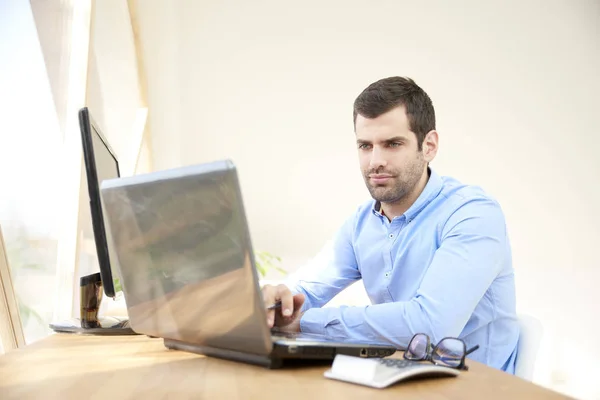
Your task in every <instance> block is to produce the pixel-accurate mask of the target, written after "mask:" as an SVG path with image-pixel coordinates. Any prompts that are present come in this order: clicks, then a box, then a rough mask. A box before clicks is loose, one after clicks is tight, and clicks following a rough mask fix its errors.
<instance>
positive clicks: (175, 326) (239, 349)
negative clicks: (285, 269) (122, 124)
mask: <svg viewBox="0 0 600 400" xmlns="http://www.w3.org/2000/svg"><path fill="white" fill-rule="evenodd" d="M101 196H102V206H103V209H104V215H105V224H106V229H107V236H108V239H109V240H108V245H109V252H110V257H111V260H114V262H115V264H116V266H117V268H118V269H119V270H120V275H121V278H122V287H123V293H124V296H125V300H126V302H127V309H128V314H129V319H130V324H131V327H132V329H133V330H134V331H135V332H138V333H142V334H146V335H149V336H154V337H159V338H163V339H164V343H165V346H166V347H168V348H173V349H180V350H185V351H190V352H196V353H200V354H205V355H209V356H215V357H221V358H226V359H231V360H237V361H243V362H248V363H253V364H259V365H263V366H266V367H270V368H276V367H280V366H282V365H283V364H284V362H285V361H287V360H298V359H312V360H317V359H321V360H333V359H334V358H335V356H336V354H346V355H352V356H359V357H385V356H388V355H391V354H393V353H394V352H395V351H396V349H395V348H394V347H393V346H391V345H385V344H371V343H359V342H355V341H339V340H338V341H336V340H333V339H330V338H328V337H325V336H321V335H313V334H303V333H300V334H293V335H290V334H283V333H276V332H272V331H271V329H269V327H268V325H267V314H266V310H265V305H264V303H263V299H262V294H261V291H260V286H259V280H258V274H257V271H256V268H255V261H254V253H253V250H252V244H251V241H250V233H249V229H248V226H247V220H246V215H245V211H244V206H243V201H242V194H241V190H240V185H239V181H238V175H237V171H236V168H235V166H234V165H233V163H232V162H231V161H228V160H225V161H217V162H212V163H206V164H201V165H195V166H190V167H182V168H175V169H171V170H166V171H161V172H154V173H149V174H143V175H137V176H132V177H125V178H119V179H109V180H105V181H104V182H103V183H102V185H101Z"/></svg>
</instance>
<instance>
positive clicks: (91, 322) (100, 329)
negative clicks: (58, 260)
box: [50, 273, 138, 335]
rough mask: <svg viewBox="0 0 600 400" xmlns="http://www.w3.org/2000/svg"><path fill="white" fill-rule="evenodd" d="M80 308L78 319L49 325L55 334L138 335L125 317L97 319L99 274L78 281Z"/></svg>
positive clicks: (100, 297) (100, 288) (99, 292)
mask: <svg viewBox="0 0 600 400" xmlns="http://www.w3.org/2000/svg"><path fill="white" fill-rule="evenodd" d="M80 286H81V307H80V313H81V317H80V318H71V319H68V320H66V321H60V322H54V323H51V324H50V329H52V330H53V331H55V332H63V333H80V334H88V335H138V333H136V332H134V331H133V329H131V327H130V326H129V319H128V318H126V317H109V316H106V317H99V316H98V310H99V309H100V302H101V301H102V297H103V296H102V293H103V287H102V279H101V278H100V273H95V274H91V275H86V276H83V277H82V278H81V280H80Z"/></svg>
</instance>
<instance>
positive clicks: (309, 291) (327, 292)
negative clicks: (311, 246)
mask: <svg viewBox="0 0 600 400" xmlns="http://www.w3.org/2000/svg"><path fill="white" fill-rule="evenodd" d="M354 220H355V218H354V217H352V218H349V219H348V220H347V221H346V222H345V223H344V224H343V225H342V227H341V228H340V229H339V230H338V232H337V233H336V235H335V236H334V238H333V239H332V240H331V241H329V242H328V243H327V244H326V245H325V247H324V248H323V249H322V250H321V251H320V252H319V254H318V255H317V256H316V257H315V259H314V260H313V261H312V262H311V263H309V264H307V265H306V266H304V267H303V268H301V269H300V270H299V271H298V272H296V273H295V274H293V276H292V277H290V278H289V279H287V280H286V281H285V284H286V285H287V286H288V287H289V288H290V289H291V291H292V292H293V293H303V294H304V296H305V301H304V305H303V306H302V310H303V311H305V310H308V309H310V308H314V307H322V306H323V305H325V304H326V303H327V302H329V301H330V300H331V299H332V298H333V297H334V296H335V295H336V294H338V293H339V292H340V291H342V290H343V289H344V288H346V287H347V286H349V285H350V284H351V283H353V282H356V281H357V280H359V279H360V271H359V270H358V265H357V263H356V257H355V255H354V248H353V246H352V235H353V232H354Z"/></svg>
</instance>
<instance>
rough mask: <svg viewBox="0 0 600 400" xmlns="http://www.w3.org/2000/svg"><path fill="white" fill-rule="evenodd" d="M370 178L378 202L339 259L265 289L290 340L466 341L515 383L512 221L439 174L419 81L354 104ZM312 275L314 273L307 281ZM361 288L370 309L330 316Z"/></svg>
mask: <svg viewBox="0 0 600 400" xmlns="http://www.w3.org/2000/svg"><path fill="white" fill-rule="evenodd" d="M354 129H355V135H356V144H357V147H358V155H359V161H360V167H361V170H362V173H363V176H364V180H365V183H366V185H367V188H368V189H369V192H370V194H371V196H372V197H373V200H369V201H367V202H365V203H364V204H362V205H361V206H360V207H359V208H358V209H357V210H356V212H355V213H354V214H353V215H352V216H351V217H350V218H349V219H348V220H347V221H346V222H345V224H344V225H343V226H342V228H341V229H340V230H339V232H338V234H337V235H336V236H335V238H334V240H333V248H332V257H331V260H330V261H329V262H327V263H326V265H323V266H322V267H319V268H318V269H317V270H316V271H314V272H313V273H312V274H308V275H309V276H307V277H304V278H301V279H299V280H298V281H297V282H296V284H295V285H294V286H293V287H291V288H288V287H287V286H286V285H283V284H282V285H278V286H271V285H269V286H265V287H264V288H263V298H264V301H265V304H267V305H271V304H273V303H275V302H277V301H281V303H282V307H281V310H280V311H274V310H270V311H268V317H267V318H268V323H269V325H270V326H271V327H272V326H273V325H276V326H278V327H279V329H282V330H286V331H302V332H311V333H320V334H325V335H329V336H332V337H335V338H341V339H343V338H348V339H358V340H363V341H368V342H388V343H392V344H394V345H397V346H398V347H399V348H403V347H405V346H406V345H407V344H408V341H409V340H410V338H411V337H412V336H413V335H414V334H415V333H425V334H427V335H429V337H430V338H431V341H432V343H433V344H437V343H438V342H439V341H440V340H441V339H442V338H444V337H448V336H450V337H459V338H461V339H463V340H464V341H465V343H466V345H467V348H470V347H472V346H475V345H479V349H478V350H477V351H475V352H474V353H472V354H470V355H469V357H470V358H472V359H474V360H477V361H480V362H483V363H485V364H488V365H490V366H492V367H495V368H498V369H501V370H504V371H507V372H509V373H514V363H515V359H516V357H517V354H516V353H517V350H516V349H517V342H518V336H519V329H518V325H517V317H516V311H515V282H514V273H513V268H512V260H511V249H510V244H509V239H508V237H507V232H506V225H505V219H504V215H503V212H502V210H501V208H500V206H499V205H498V203H497V202H496V201H495V200H493V199H492V198H491V197H490V196H488V195H487V194H486V193H485V192H484V191H483V190H481V189H480V188H478V187H474V186H467V185H463V184H461V183H459V182H458V181H456V180H455V179H452V178H448V177H441V176H439V175H438V174H437V173H436V172H435V171H433V170H432V169H431V168H430V167H429V163H430V162H431V161H432V160H433V159H434V158H435V156H436V153H437V151H438V133H437V132H436V130H435V129H436V128H435V112H434V108H433V105H432V102H431V100H430V98H429V96H428V95H427V94H426V93H425V92H424V91H423V89H421V88H420V87H419V86H418V85H417V84H416V83H415V82H414V81H413V80H411V79H408V78H401V77H391V78H387V79H382V80H379V81H377V82H374V83H373V84H371V85H370V86H369V87H367V88H366V89H365V90H364V91H363V92H362V93H361V94H360V95H359V96H358V98H357V99H356V100H355V102H354ZM305 275H306V274H305ZM358 279H362V280H363V283H364V286H365V289H366V291H367V293H368V295H369V297H370V300H371V303H372V305H369V306H361V307H339V308H334V307H326V308H321V307H322V306H323V305H324V304H325V303H327V302H328V301H329V300H331V299H332V298H333V297H334V296H335V295H336V294H337V293H339V292H340V291H341V290H342V289H344V288H345V287H347V286H348V285H350V284H351V283H353V282H355V281H357V280H358Z"/></svg>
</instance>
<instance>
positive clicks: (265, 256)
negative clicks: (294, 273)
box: [255, 251, 287, 278]
mask: <svg viewBox="0 0 600 400" xmlns="http://www.w3.org/2000/svg"><path fill="white" fill-rule="evenodd" d="M255 260H256V269H257V270H258V273H259V275H260V276H261V278H264V277H265V276H266V275H267V273H269V271H270V270H275V271H277V272H279V273H280V274H282V275H287V271H286V270H285V269H283V268H281V267H280V263H281V257H279V256H274V255H273V254H271V253H269V252H267V251H257V252H256V253H255Z"/></svg>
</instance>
